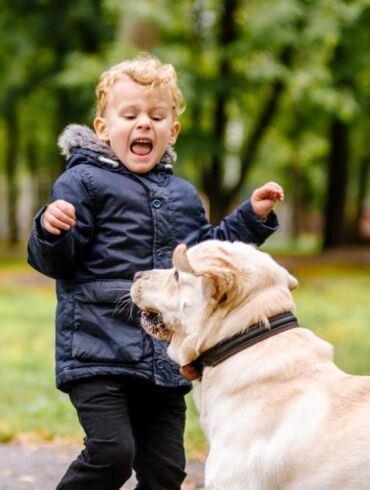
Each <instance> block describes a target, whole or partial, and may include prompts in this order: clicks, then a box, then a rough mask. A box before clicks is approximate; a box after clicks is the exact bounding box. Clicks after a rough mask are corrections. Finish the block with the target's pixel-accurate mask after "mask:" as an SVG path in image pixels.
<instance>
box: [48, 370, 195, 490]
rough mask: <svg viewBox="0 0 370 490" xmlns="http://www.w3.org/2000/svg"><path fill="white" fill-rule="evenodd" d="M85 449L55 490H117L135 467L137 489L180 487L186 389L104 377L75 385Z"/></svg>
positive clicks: (72, 387)
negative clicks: (84, 434) (184, 390)
mask: <svg viewBox="0 0 370 490" xmlns="http://www.w3.org/2000/svg"><path fill="white" fill-rule="evenodd" d="M69 396H70V398H71V401H72V403H73V405H74V406H75V408H76V410H77V413H78V417H79V420H80V423H81V425H82V427H83V429H84V431H85V433H86V437H85V439H84V442H85V449H84V450H83V451H82V452H81V454H80V455H79V456H78V457H77V459H76V460H75V461H74V462H73V463H72V464H71V466H70V467H69V468H68V470H67V472H66V474H65V475H64V477H63V478H62V480H61V482H60V483H59V485H58V487H57V490H118V489H119V488H121V486H122V485H123V484H124V483H125V481H127V480H128V479H129V478H130V476H131V474H132V469H133V468H134V469H135V471H136V477H137V480H138V486H137V487H136V488H137V489H138V490H180V488H181V483H182V482H183V480H184V478H185V476H186V474H185V472H184V468H185V455H184V448H183V433H184V425H185V401H184V394H183V391H182V390H181V389H180V388H179V389H174V388H164V387H160V386H156V385H154V384H152V383H149V382H147V381H144V380H139V379H135V378H129V377H118V376H100V377H95V378H89V379H84V380H79V381H76V382H74V383H71V385H70V390H69Z"/></svg>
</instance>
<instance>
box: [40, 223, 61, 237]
mask: <svg viewBox="0 0 370 490" xmlns="http://www.w3.org/2000/svg"><path fill="white" fill-rule="evenodd" d="M43 227H44V228H45V230H46V231H48V232H49V233H52V234H53V235H60V234H61V231H60V230H58V228H55V227H54V226H52V225H51V224H50V223H45V221H44V223H43Z"/></svg>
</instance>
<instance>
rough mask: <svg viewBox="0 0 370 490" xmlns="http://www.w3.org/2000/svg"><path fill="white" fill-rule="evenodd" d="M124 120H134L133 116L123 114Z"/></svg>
mask: <svg viewBox="0 0 370 490" xmlns="http://www.w3.org/2000/svg"><path fill="white" fill-rule="evenodd" d="M123 117H124V118H125V119H135V114H123Z"/></svg>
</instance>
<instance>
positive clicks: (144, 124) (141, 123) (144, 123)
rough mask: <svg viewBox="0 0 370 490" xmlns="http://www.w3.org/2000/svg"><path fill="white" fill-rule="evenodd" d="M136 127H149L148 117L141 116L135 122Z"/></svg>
mask: <svg viewBox="0 0 370 490" xmlns="http://www.w3.org/2000/svg"><path fill="white" fill-rule="evenodd" d="M137 127H138V129H149V128H150V118H149V117H146V116H143V117H141V118H140V119H139V120H138V122H137Z"/></svg>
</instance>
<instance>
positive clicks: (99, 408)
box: [28, 57, 283, 490]
mask: <svg viewBox="0 0 370 490" xmlns="http://www.w3.org/2000/svg"><path fill="white" fill-rule="evenodd" d="M96 93H97V102H98V111H97V117H96V118H95V120H94V128H95V133H94V132H93V131H91V130H90V129H88V128H86V127H83V126H77V125H71V126H69V127H67V128H66V130H65V131H64V133H63V134H62V136H61V137H60V139H59V145H60V147H61V148H62V151H63V153H64V154H65V155H66V156H67V158H68V163H67V170H66V171H65V172H64V173H63V174H62V175H61V176H60V177H59V178H58V180H57V181H56V183H55V185H54V187H53V192H52V202H51V204H49V205H48V206H46V207H45V208H43V209H42V210H41V211H40V212H39V213H38V214H37V215H36V217H35V220H34V225H33V229H32V233H31V237H30V240H29V246H28V250H29V263H30V264H31V265H32V266H33V267H34V268H35V269H37V270H39V271H40V272H42V273H43V274H46V275H48V276H50V277H53V278H55V279H56V280H57V297H58V306H57V312H56V381H57V387H58V388H59V389H61V390H63V391H65V392H67V393H68V394H69V396H70V399H71V401H72V403H73V405H74V406H75V408H76V410H77V413H78V417H79V420H80V423H81V425H82V427H83V429H84V431H85V433H86V438H85V448H84V450H83V451H82V452H81V454H80V455H79V456H78V458H77V459H76V461H74V462H73V463H72V464H71V466H70V467H69V469H68V470H67V472H66V474H65V475H64V477H63V478H62V480H61V482H60V483H59V485H58V487H57V488H58V490H77V489H79V490H87V489H88V490H118V489H119V488H120V487H121V485H122V484H123V483H124V482H125V481H126V480H127V479H128V478H129V477H130V475H131V473H132V469H133V468H134V469H135V471H136V477H137V480H138V486H137V489H140V490H179V489H180V487H181V483H182V481H183V479H184V477H185V472H184V468H185V457H184V449H183V431H184V420H185V403H184V394H185V393H186V392H187V391H189V389H190V385H189V383H188V382H187V381H186V380H185V379H184V378H183V377H182V376H181V375H180V373H179V370H178V367H177V366H176V365H175V364H174V363H172V362H171V361H170V359H169V358H168V357H167V355H166V345H165V344H163V343H162V342H160V341H156V340H154V339H152V338H150V337H148V336H147V335H146V334H145V332H144V330H143V329H141V328H140V321H139V312H138V310H137V309H135V308H134V307H133V305H132V303H131V302H130V300H129V289H130V285H131V280H132V278H133V276H134V274H135V272H137V271H141V270H148V269H152V268H168V267H171V254H172V251H173V249H174V248H175V247H176V245H177V244H179V243H183V242H184V243H187V244H188V245H194V244H195V243H197V242H199V241H202V240H207V239H210V238H218V239H221V240H231V241H233V240H242V241H244V242H254V243H256V244H258V245H259V244H261V243H262V242H263V241H264V240H265V239H266V238H267V237H268V236H269V235H270V234H271V233H272V232H273V231H274V230H276V228H277V226H278V223H277V219H276V216H275V214H274V213H273V211H272V208H273V205H274V203H275V201H276V200H282V199H283V190H282V189H281V187H280V186H279V185H278V184H275V183H269V184H266V185H264V186H263V187H261V188H259V189H257V190H256V191H254V192H253V194H252V197H251V200H250V201H246V202H244V203H243V204H242V205H241V206H240V207H239V208H237V209H236V210H235V211H234V212H233V213H231V214H230V215H229V216H227V217H226V218H225V219H224V220H223V221H222V223H221V224H220V226H218V227H213V226H211V225H210V224H209V223H208V222H207V219H206V217H205V213H204V210H203V207H202V204H201V202H200V200H199V197H198V195H197V192H196V190H195V189H194V187H193V186H192V185H190V184H189V183H187V182H186V181H184V180H182V179H179V178H177V177H174V176H173V175H172V167H173V163H174V161H175V154H174V152H173V150H172V149H171V147H170V146H171V145H173V144H174V143H175V141H176V138H177V136H178V134H179V131H180V123H179V121H178V116H179V114H180V113H181V111H182V109H183V99H182V94H181V92H180V90H179V89H178V87H177V84H176V73H175V70H174V68H173V67H172V65H163V64H161V63H160V62H159V61H158V60H156V59H154V58H151V57H144V58H138V59H135V60H133V61H124V62H122V63H120V64H118V65H115V66H113V67H112V68H111V69H109V70H108V71H107V72H105V73H103V75H102V77H101V81H100V84H99V85H98V87H97V91H96Z"/></svg>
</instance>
